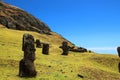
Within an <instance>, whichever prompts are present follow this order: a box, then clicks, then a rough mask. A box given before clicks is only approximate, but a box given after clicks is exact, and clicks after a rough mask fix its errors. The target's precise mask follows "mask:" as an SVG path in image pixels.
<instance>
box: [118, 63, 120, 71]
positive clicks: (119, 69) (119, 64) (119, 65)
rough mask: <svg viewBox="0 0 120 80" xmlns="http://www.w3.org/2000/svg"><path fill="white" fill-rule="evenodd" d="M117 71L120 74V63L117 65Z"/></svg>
mask: <svg viewBox="0 0 120 80" xmlns="http://www.w3.org/2000/svg"><path fill="white" fill-rule="evenodd" d="M118 71H119V73H120V62H119V63H118Z"/></svg>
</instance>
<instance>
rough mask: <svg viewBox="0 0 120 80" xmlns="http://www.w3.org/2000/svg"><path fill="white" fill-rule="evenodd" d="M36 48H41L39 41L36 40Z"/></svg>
mask: <svg viewBox="0 0 120 80" xmlns="http://www.w3.org/2000/svg"><path fill="white" fill-rule="evenodd" d="M36 47H37V48H41V43H40V40H39V39H36Z"/></svg>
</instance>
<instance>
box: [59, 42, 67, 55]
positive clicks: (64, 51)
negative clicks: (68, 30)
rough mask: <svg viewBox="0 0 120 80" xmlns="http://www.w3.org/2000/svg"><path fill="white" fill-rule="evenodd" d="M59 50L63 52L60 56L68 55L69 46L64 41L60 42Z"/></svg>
mask: <svg viewBox="0 0 120 80" xmlns="http://www.w3.org/2000/svg"><path fill="white" fill-rule="evenodd" d="M60 48H62V50H63V53H62V55H68V52H69V46H68V43H67V42H66V41H63V42H62V46H60Z"/></svg>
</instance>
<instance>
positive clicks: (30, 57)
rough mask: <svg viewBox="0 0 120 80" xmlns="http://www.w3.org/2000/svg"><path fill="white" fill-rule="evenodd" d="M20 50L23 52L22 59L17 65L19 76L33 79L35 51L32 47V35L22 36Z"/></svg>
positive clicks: (34, 74)
mask: <svg viewBox="0 0 120 80" xmlns="http://www.w3.org/2000/svg"><path fill="white" fill-rule="evenodd" d="M22 50H23V51H24V58H23V59H22V60H21V61H20V63H19V76H20V77H35V76H36V75H37V72H36V70H35V67H34V60H35V50H36V49H35V46H34V38H33V36H32V35H30V34H24V35H23V42H22Z"/></svg>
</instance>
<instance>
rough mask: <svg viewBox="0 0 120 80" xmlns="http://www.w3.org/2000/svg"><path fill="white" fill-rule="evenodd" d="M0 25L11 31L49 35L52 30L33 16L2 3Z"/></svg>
mask: <svg viewBox="0 0 120 80" xmlns="http://www.w3.org/2000/svg"><path fill="white" fill-rule="evenodd" d="M0 24H2V25H4V26H6V27H7V28H9V29H16V30H27V31H35V32H39V33H44V34H49V32H51V29H50V28H49V27H48V26H47V25H46V24H45V23H43V22H42V21H40V20H38V19H37V18H35V17H34V16H32V15H31V14H29V13H27V12H25V11H23V10H21V9H19V8H17V7H15V6H12V5H9V4H7V3H3V2H0Z"/></svg>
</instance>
